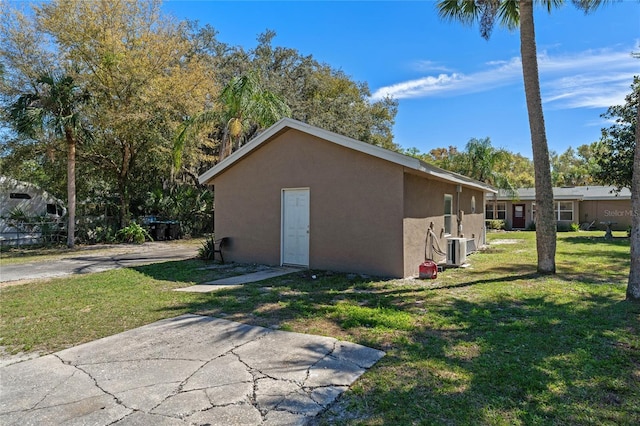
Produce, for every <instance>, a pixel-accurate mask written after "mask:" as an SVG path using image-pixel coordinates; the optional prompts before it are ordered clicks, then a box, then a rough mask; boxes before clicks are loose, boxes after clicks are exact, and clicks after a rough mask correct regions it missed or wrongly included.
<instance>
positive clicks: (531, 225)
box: [527, 222, 536, 231]
mask: <svg viewBox="0 0 640 426" xmlns="http://www.w3.org/2000/svg"><path fill="white" fill-rule="evenodd" d="M535 230H536V223H535V222H531V223H529V224H528V225H527V231H535Z"/></svg>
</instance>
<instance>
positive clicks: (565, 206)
mask: <svg viewBox="0 0 640 426" xmlns="http://www.w3.org/2000/svg"><path fill="white" fill-rule="evenodd" d="M553 211H554V214H555V217H556V220H564V221H573V201H555V202H554V203H553ZM531 220H533V221H534V222H535V221H536V203H531Z"/></svg>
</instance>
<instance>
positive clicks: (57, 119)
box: [9, 74, 90, 248]
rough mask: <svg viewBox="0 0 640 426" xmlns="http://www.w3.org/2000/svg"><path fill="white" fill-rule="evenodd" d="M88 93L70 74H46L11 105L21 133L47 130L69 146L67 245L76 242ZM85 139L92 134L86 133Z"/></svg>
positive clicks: (13, 120)
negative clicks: (78, 155)
mask: <svg viewBox="0 0 640 426" xmlns="http://www.w3.org/2000/svg"><path fill="white" fill-rule="evenodd" d="M88 99H89V96H88V93H87V92H86V91H84V90H82V89H81V88H79V87H78V86H77V85H76V83H75V81H74V79H73V77H71V76H69V75H56V74H46V75H43V76H41V77H40V78H38V79H37V80H36V86H35V87H34V90H33V92H31V93H24V94H22V95H21V96H19V97H18V99H17V100H16V101H15V102H14V103H13V104H12V105H10V107H9V117H10V121H11V123H12V124H13V125H14V128H15V129H16V131H17V132H18V133H19V134H22V135H25V136H27V137H30V138H38V137H40V136H42V135H44V134H46V133H47V132H51V133H52V134H53V135H55V136H57V137H59V138H61V139H63V140H64V141H65V143H66V145H67V211H68V214H69V221H68V227H67V246H68V247H69V248H73V246H74V245H75V218H76V148H77V145H78V141H79V140H80V139H81V134H84V135H88V134H89V132H88V131H87V130H86V128H85V127H83V125H82V124H83V123H82V118H81V112H80V111H81V109H82V107H83V106H84V104H85V103H86V102H87V101H88ZM85 139H90V137H88V136H85Z"/></svg>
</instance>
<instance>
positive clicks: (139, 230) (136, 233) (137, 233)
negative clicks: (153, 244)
mask: <svg viewBox="0 0 640 426" xmlns="http://www.w3.org/2000/svg"><path fill="white" fill-rule="evenodd" d="M116 239H117V240H118V241H120V242H123V243H135V244H142V243H144V242H145V240H149V241H153V238H151V235H149V233H148V232H147V230H146V229H144V228H143V227H142V226H140V225H138V224H137V223H135V222H134V223H132V224H131V225H129V226H126V227H124V228H122V229H121V230H119V231H118V232H117V233H116Z"/></svg>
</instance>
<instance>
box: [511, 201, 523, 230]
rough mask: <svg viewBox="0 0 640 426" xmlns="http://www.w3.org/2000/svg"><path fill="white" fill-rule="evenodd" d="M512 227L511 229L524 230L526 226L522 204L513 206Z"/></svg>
mask: <svg viewBox="0 0 640 426" xmlns="http://www.w3.org/2000/svg"><path fill="white" fill-rule="evenodd" d="M512 217H513V225H512V226H511V227H512V228H513V229H524V227H525V225H526V223H525V222H526V221H525V215H524V204H514V205H513V216H512Z"/></svg>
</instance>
